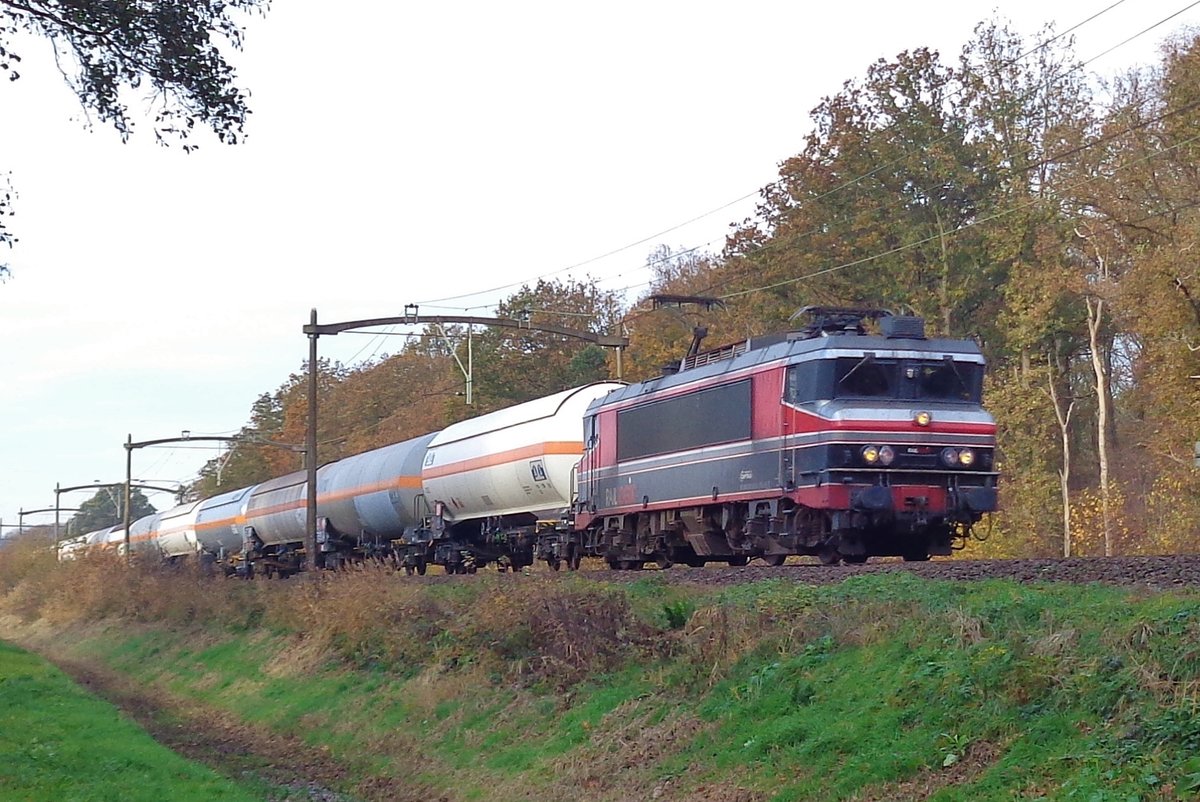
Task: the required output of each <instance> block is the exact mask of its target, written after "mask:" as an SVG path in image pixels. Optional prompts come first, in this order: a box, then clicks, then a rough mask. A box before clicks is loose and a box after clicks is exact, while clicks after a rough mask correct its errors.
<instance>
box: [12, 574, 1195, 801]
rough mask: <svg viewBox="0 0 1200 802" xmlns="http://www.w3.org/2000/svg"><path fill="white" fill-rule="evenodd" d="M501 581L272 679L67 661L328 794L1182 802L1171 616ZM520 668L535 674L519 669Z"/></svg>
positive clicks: (142, 648)
mask: <svg viewBox="0 0 1200 802" xmlns="http://www.w3.org/2000/svg"><path fill="white" fill-rule="evenodd" d="M507 580H508V581H506V583H505V584H500V583H493V584H485V582H484V581H480V582H477V583H474V584H469V583H462V584H461V585H452V586H451V585H440V586H432V587H430V588H429V590H428V593H429V603H428V604H417V602H416V601H414V596H413V594H414V592H416V591H414V590H413V589H412V587H411V586H409V587H408V588H407V589H406V590H405V591H404V593H403V595H402V596H400V597H399V598H400V600H401V602H402V603H403V604H404V605H406V606H405V607H403V610H406V611H407V610H413V609H416V610H422V611H433V612H426V613H423V614H424V615H428V616H430V617H431V618H430V620H428V621H426V622H424V624H425V627H426V629H427V630H428V631H432V632H435V633H436V635H435V636H434V638H433V640H434V641H436V642H435V643H432V644H429V645H427V646H426V647H423V648H421V649H417V648H408V649H399V650H398V649H394V648H393V649H388V648H378V649H375V648H374V647H373V646H372V644H373V643H374V641H373V640H372V638H373V637H381V638H383V637H393V636H396V637H398V636H397V634H396V633H400V634H401V635H405V637H407V638H408V640H409V642H410V643H411V641H412V638H413V634H412V633H414V632H418V630H416V629H413V628H412V627H411V622H408V621H406V620H405V619H404V617H403V616H401V615H399V614H395V613H394V611H393V610H391V609H390V608H389V607H388V603H387V597H386V595H385V594H386V593H387V590H388V587H387V586H386V585H380V584H377V585H375V586H374V588H375V590H376V591H377V593H376V594H375V595H374V596H372V597H371V600H372V604H373V605H375V606H374V607H373V608H372V609H373V611H374V612H373V617H362V616H360V617H359V618H357V619H355V620H356V621H357V623H356V624H355V626H358V627H374V626H377V625H378V626H381V627H382V626H385V628H381V629H379V630H378V631H379V632H380V633H382V634H381V635H379V636H372V635H370V634H369V632H368V634H367V635H363V634H361V632H359V631H351V630H350V628H349V627H350V624H349V623H348V624H347V625H346V627H345V628H344V631H345V632H347V633H349V635H350V636H349V637H342V636H341V635H340V634H338V635H336V636H334V637H326V639H325V640H324V641H322V642H323V643H324V644H325V645H324V647H323V651H320V652H319V653H318V654H317V655H316V656H315V658H313V657H311V656H310V661H309V662H308V663H303V662H300V663H297V664H296V665H293V666H292V668H291V670H283V669H281V668H280V666H281V665H283V666H284V667H285V668H286V667H287V666H288V665H289V663H288V660H289V659H293V658H294V657H295V655H296V654H297V653H298V651H299V652H300V653H302V652H303V648H302V647H305V646H311V645H312V644H313V643H314V642H316V641H315V640H314V637H315V636H314V634H313V633H312V632H299V631H293V632H289V631H287V630H286V629H283V628H281V627H280V625H279V624H278V622H276V623H275V624H273V625H272V629H270V630H247V629H245V628H244V627H241V626H240V625H239V626H231V627H223V626H222V625H221V622H220V621H213V622H212V623H211V624H210V625H208V626H205V627H199V626H197V625H195V624H190V625H189V626H188V627H181V626H173V625H172V624H171V623H170V622H159V623H149V624H143V625H139V626H138V627H137V628H130V627H123V626H121V625H120V624H119V623H118V624H116V625H115V626H113V627H111V628H109V629H107V630H105V631H103V634H99V635H97V634H95V632H94V631H93V632H92V634H91V635H89V636H88V637H85V638H82V639H80V640H79V641H78V642H75V643H74V644H73V645H71V647H70V656H72V657H73V658H75V659H80V658H84V659H88V660H92V661H95V662H98V663H100V664H102V665H106V666H109V667H110V668H112V669H113V670H116V671H119V672H121V673H124V674H127V675H129V676H131V677H133V678H135V679H137V680H139V681H145V682H152V683H154V684H155V685H156V686H157V687H159V688H162V689H166V690H169V691H170V692H171V693H172V694H174V695H176V696H179V697H183V698H185V699H187V700H189V701H191V702H195V703H199V704H201V705H203V706H205V707H209V708H214V709H218V710H221V711H223V712H225V713H229V714H234V715H236V716H239V717H241V718H242V719H243V720H245V721H248V722H250V723H252V724H255V725H257V726H263V727H266V728H268V729H270V730H273V731H275V732H278V733H280V734H284V735H289V736H296V737H298V738H299V739H301V740H302V741H303V742H304V743H305V744H306V745H307V746H308V747H310V748H313V749H320V750H322V752H323V753H326V752H327V753H328V754H331V755H333V756H335V757H337V758H338V759H340V760H342V761H343V762H344V763H345V765H346V766H348V767H349V768H350V770H351V773H350V778H349V783H350V785H351V786H352V785H353V784H354V783H355V782H356V781H361V782H364V783H366V784H367V785H369V783H370V782H371V780H372V778H373V777H406V778H412V780H413V782H415V783H420V784H421V787H422V788H430V789H435V791H436V792H437V793H444V794H446V795H448V796H449V797H450V798H451V799H455V800H457V799H489V800H506V799H524V798H530V797H531V796H532V797H539V798H543V799H545V800H546V802H553V801H554V800H567V799H597V800H616V799H622V798H648V797H650V796H651V795H652V794H653V792H654V791H655V790H656V789H659V788H667V787H669V788H670V789H671V793H670V795H669V798H671V799H676V800H683V799H688V798H689V794H690V793H692V792H693V791H694V792H695V794H696V796H697V797H698V798H706V799H713V798H720V797H721V796H734V795H735V794H734V792H737V791H739V790H740V792H742V793H743V794H744V795H745V794H748V795H749V796H744V798H746V799H756V800H777V802H785V801H791V800H814V801H815V802H820V801H821V800H830V801H832V800H842V799H848V798H854V797H858V798H870V799H889V798H910V799H924V798H928V799H933V800H941V801H942V802H946V801H947V800H1011V799H1028V800H1039V799H1045V800H1058V799H1079V800H1088V801H1089V802H1091V801H1092V800H1094V801H1095V802H1107V800H1113V801H1114V802H1116V801H1117V800H1121V801H1122V802H1125V801H1126V800H1145V801H1146V802H1151V800H1184V799H1194V798H1197V797H1198V796H1200V757H1197V756H1196V755H1198V754H1200V715H1198V713H1200V711H1198V710H1197V708H1198V707H1200V595H1197V594H1196V593H1191V592H1172V593H1159V594H1151V593H1147V592H1144V591H1139V592H1133V591H1129V590H1123V589H1115V588H1106V587H1100V586H1089V587H1077V586H1071V587H1068V586H1056V585H1038V586H1030V585H1019V584H1015V583H1011V582H1002V581H995V582H981V583H950V582H930V581H925V580H920V579H917V578H914V577H912V576H910V575H907V574H893V575H882V574H881V575H872V576H866V577H859V578H855V579H853V580H848V581H846V582H843V583H840V584H837V585H823V586H807V585H801V584H797V583H795V582H789V581H781V580H773V581H770V582H763V583H757V584H754V585H743V586H736V587H731V588H728V589H724V590H711V589H708V590H706V589H701V588H695V587H687V588H680V587H678V586H672V585H667V584H666V583H664V582H662V581H661V579H659V578H657V577H653V576H650V577H647V578H644V579H639V580H638V581H636V582H633V583H630V584H629V585H627V586H619V587H618V588H613V587H611V586H603V587H600V586H597V585H596V584H595V583H592V582H590V581H589V580H588V579H587V578H586V577H583V576H576V577H567V578H564V580H563V581H562V583H561V585H555V586H550V587H551V590H552V592H554V593H558V594H560V595H559V596H558V597H557V598H558V599H567V600H568V601H569V602H570V604H565V603H560V604H558V605H557V606H551V605H548V606H544V607H539V605H538V603H537V601H538V599H537V598H530V596H531V594H542V593H546V589H547V585H545V584H539V583H534V582H530V583H524V582H522V580H521V579H520V578H515V577H510V578H507ZM396 581H397V582H400V583H403V579H402V578H400V579H397V580H396ZM284 587H285V589H286V586H284ZM322 592H323V593H324V592H327V593H334V592H337V589H336V588H331V589H328V590H323V591H322ZM522 594H524V595H522ZM614 594H615V595H617V596H620V599H614V598H613V597H614ZM414 605H415V606H414ZM573 606H577V607H573ZM578 609H583V610H587V611H589V612H588V615H592V614H595V615H597V616H600V617H601V619H600V620H599V621H598V622H593V621H592V620H591V619H589V618H587V617H586V616H583V615H582V614H579V613H578V612H577V610H578ZM573 610H575V611H573ZM623 610H628V611H629V612H630V617H623V616H625V613H624V612H622V611H623ZM528 611H533V612H534V613H535V614H538V613H539V611H541V612H540V614H543V615H547V616H550V615H557V616H565V617H566V618H565V619H564V620H565V621H566V624H569V628H568V631H569V632H570V633H571V635H570V637H571V639H572V642H571V643H570V644H568V645H569V646H570V647H571V648H567V649H563V648H562V647H563V644H562V643H560V642H559V641H557V640H555V638H556V637H557V635H556V634H555V633H556V630H554V629H553V628H550V629H539V630H537V631H536V633H535V631H534V630H532V629H529V630H520V631H517V630H516V629H515V627H517V626H525V625H526V624H527V622H524V621H520V622H514V621H513V620H512V619H511V618H510V617H509V616H510V615H511V614H514V613H517V612H519V613H521V614H525V613H526V612H528ZM330 615H331V616H333V615H335V614H334V613H330ZM434 617H436V620H434ZM380 622H382V624H381V623H380ZM609 624H611V625H612V626H613V627H615V629H606V628H605V626H608V625H609ZM337 625H338V622H337V621H336V620H335V619H332V618H330V619H325V620H324V621H323V622H322V626H325V627H335V628H336V626H337ZM601 625H604V626H601ZM324 631H325V630H321V632H324ZM363 631H365V630H363ZM514 632H518V634H519V635H520V640H519V647H520V648H515V647H514V645H513V644H514V643H517V642H518V641H517V640H515V639H514V634H513V633H514ZM612 632H616V633H617V636H618V637H621V638H624V639H626V640H627V642H626V643H624V646H623V648H624V651H622V652H621V653H620V658H619V659H618V660H617V661H616V662H614V660H613V658H612V655H611V654H610V655H605V654H601V653H600V652H599V651H597V650H595V649H593V648H591V647H593V646H594V645H595V644H594V643H590V642H589V641H588V638H600V637H609V636H610V633H612ZM406 633H407V634H406ZM535 635H536V637H537V638H540V639H541V640H536V641H535V640H534V636H535ZM398 642H399V641H398ZM342 643H345V644H350V645H349V646H347V647H346V648H347V651H345V652H339V649H340V648H341V646H340V645H339V644H342ZM364 644H366V647H365V648H366V650H367V651H370V652H371V653H372V655H373V656H372V658H371V659H370V660H369V661H364V660H362V659H361V655H362V654H363V653H364ZM537 644H544V646H545V648H547V649H548V650H549V651H548V652H547V653H546V659H547V660H551V661H553V660H557V661H558V662H549V663H544V664H543V663H542V662H539V661H541V660H542V658H543V654H542V653H541V652H539V651H537V649H538V648H541V646H537ZM389 655H395V657H389ZM413 655H422V657H421V660H420V662H414V660H413ZM578 655H585V656H590V657H589V658H588V659H593V660H594V661H595V664H594V665H590V664H589V665H585V666H582V667H581V666H579V665H577V664H575V663H572V662H571V660H573V659H574V658H575V657H577V656H578ZM389 660H391V661H392V662H389ZM545 666H551V668H546V667H545ZM554 666H563V667H564V669H565V670H566V671H567V673H566V674H559V673H557V671H556V670H555V669H554V668H553V667H554ZM2 687H3V686H0V688H2ZM5 730H6V731H7V730H8V727H7V726H6V727H5ZM107 740H112V739H111V738H110V739H107ZM700 788H704V789H706V790H704V791H700V790H698V789H700ZM714 789H716V790H714ZM15 798H23V797H15ZM28 798H36V797H34V796H29V797H28ZM59 798H69V796H68V797H59ZM80 798H89V797H80ZM95 798H103V797H95ZM170 798H186V797H177V796H172V797H170ZM203 798H220V797H215V796H207V797H203Z"/></svg>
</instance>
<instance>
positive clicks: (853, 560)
mask: <svg viewBox="0 0 1200 802" xmlns="http://www.w3.org/2000/svg"><path fill="white" fill-rule="evenodd" d="M842 559H843V560H845V561H846V563H847V564H848V565H862V564H863V563H865V562H866V561H867V555H865V554H843V555H842Z"/></svg>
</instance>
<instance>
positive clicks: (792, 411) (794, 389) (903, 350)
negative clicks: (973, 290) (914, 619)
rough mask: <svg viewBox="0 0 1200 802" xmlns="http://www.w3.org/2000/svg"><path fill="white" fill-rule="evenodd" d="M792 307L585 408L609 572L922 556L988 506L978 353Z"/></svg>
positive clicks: (864, 312) (863, 314) (990, 432)
mask: <svg viewBox="0 0 1200 802" xmlns="http://www.w3.org/2000/svg"><path fill="white" fill-rule="evenodd" d="M802 311H803V312H804V313H805V315H806V316H807V318H808V319H809V323H808V324H807V325H806V326H805V327H804V328H803V329H801V330H799V331H796V332H792V333H789V334H786V335H779V336H774V337H766V338H758V339H752V340H748V341H745V342H742V343H738V344H736V345H732V346H728V347H724V348H719V349H715V350H712V351H707V352H703V353H700V352H697V353H694V354H692V355H690V356H689V357H687V358H686V359H684V360H682V361H681V362H680V363H679V364H677V365H674V366H672V368H671V369H670V370H668V371H666V372H665V375H663V376H661V377H658V378H655V379H653V380H651V381H646V382H641V383H638V384H631V385H629V386H628V387H625V388H623V389H620V390H617V391H615V392H613V393H611V394H609V395H608V396H606V397H604V398H601V399H598V400H597V401H595V402H594V403H593V404H592V405H591V406H590V407H589V408H588V410H587V413H586V416H585V420H584V426H585V442H586V444H587V449H586V452H585V454H584V457H583V460H582V462H581V466H580V473H579V494H578V499H577V501H576V506H575V516H574V525H575V528H576V530H578V531H579V533H580V537H581V547H582V548H583V549H584V551H585V552H586V553H588V554H592V555H595V556H598V557H603V558H604V559H606V560H607V561H608V563H609V565H610V566H611V567H613V568H640V567H642V566H643V565H644V564H645V563H647V562H657V563H658V564H659V565H660V566H664V567H665V566H667V565H670V564H671V563H674V562H681V563H685V564H687V565H703V564H704V563H706V562H709V561H719V562H726V563H730V564H733V565H739V564H745V563H746V562H747V561H748V560H749V559H751V558H754V557H761V558H762V559H764V560H765V561H766V562H768V563H770V564H776V565H777V564H780V563H782V562H783V560H784V559H785V558H786V557H787V556H788V555H794V554H800V555H814V556H816V557H819V558H820V560H821V561H822V562H825V563H836V562H839V561H841V560H845V561H847V562H862V561H864V560H866V559H867V558H868V557H871V556H875V555H881V556H882V555H898V556H901V557H904V558H905V559H909V560H924V559H928V558H929V556H930V555H931V554H949V553H950V551H951V549H952V548H953V547H954V546H955V545H956V544H957V543H961V542H962V541H963V540H964V539H965V538H966V537H967V535H968V534H969V533H970V529H971V526H972V525H973V524H975V523H976V522H978V521H979V519H980V518H981V516H982V515H983V514H984V513H986V512H989V511H992V510H994V509H996V505H997V490H996V481H997V474H996V472H995V471H994V470H993V458H994V457H993V455H994V450H995V442H996V440H995V437H996V427H995V422H994V420H993V419H992V417H991V416H990V415H989V414H988V413H987V412H985V411H984V409H983V407H982V406H981V393H982V385H983V371H984V359H983V355H982V354H981V353H980V351H979V348H978V347H977V346H976V344H975V343H974V342H973V341H970V340H949V339H927V338H926V337H925V333H924V323H923V321H922V320H921V319H920V318H914V317H893V316H891V315H889V314H888V313H886V312H883V311H880V310H868V309H845V308H820V307H811V308H808V309H805V310H802ZM872 321H878V325H879V332H878V333H868V330H867V329H868V324H869V323H871V322H872ZM694 350H696V349H694Z"/></svg>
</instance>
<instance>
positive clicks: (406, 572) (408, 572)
mask: <svg viewBox="0 0 1200 802" xmlns="http://www.w3.org/2000/svg"><path fill="white" fill-rule="evenodd" d="M404 575H405V576H412V575H413V567H412V566H411V565H406V566H404Z"/></svg>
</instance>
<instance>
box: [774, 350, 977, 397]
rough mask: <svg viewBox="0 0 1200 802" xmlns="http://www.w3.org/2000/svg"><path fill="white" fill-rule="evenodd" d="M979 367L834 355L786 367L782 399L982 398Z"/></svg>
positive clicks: (963, 363) (917, 360)
mask: <svg viewBox="0 0 1200 802" xmlns="http://www.w3.org/2000/svg"><path fill="white" fill-rule="evenodd" d="M982 397H983V365H980V364H977V363H974V362H955V361H954V360H953V359H949V358H946V359H876V358H875V356H874V355H873V354H866V355H865V356H861V357H838V358H837V359H824V360H817V361H812V362H802V363H800V364H799V365H793V366H791V367H790V368H788V373H787V390H786V398H785V400H786V401H787V402H788V403H792V404H799V403H803V402H805V401H818V400H827V399H834V398H894V399H899V400H906V401H907V400H927V401H949V402H961V403H974V404H978V403H980V402H981V400H982Z"/></svg>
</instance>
